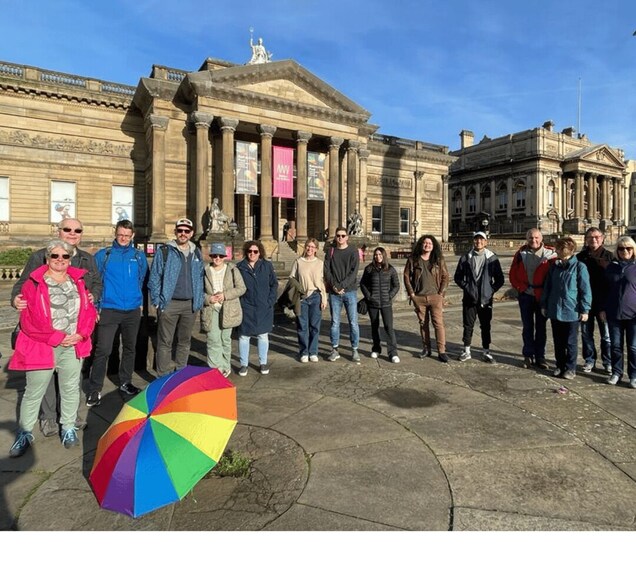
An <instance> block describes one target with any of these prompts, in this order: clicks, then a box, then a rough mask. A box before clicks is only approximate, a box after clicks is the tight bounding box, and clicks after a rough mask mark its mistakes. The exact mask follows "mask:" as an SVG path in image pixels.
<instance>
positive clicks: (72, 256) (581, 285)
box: [9, 218, 636, 457]
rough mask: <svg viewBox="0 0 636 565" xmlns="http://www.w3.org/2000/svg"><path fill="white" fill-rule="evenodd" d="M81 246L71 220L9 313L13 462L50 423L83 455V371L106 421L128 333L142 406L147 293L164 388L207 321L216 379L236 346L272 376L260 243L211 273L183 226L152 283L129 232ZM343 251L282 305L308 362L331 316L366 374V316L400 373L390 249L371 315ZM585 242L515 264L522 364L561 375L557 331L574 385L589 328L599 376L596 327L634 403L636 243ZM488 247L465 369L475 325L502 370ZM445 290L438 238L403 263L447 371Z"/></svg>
mask: <svg viewBox="0 0 636 565" xmlns="http://www.w3.org/2000/svg"><path fill="white" fill-rule="evenodd" d="M82 233H83V226H82V224H81V222H80V221H79V220H77V219H73V218H65V219H64V220H63V221H62V222H61V223H60V225H59V229H58V238H57V239H54V240H52V241H51V242H49V244H48V245H47V246H46V247H45V248H43V249H40V250H38V251H36V252H35V253H33V254H32V255H31V257H30V258H29V261H28V263H27V265H26V267H25V268H24V270H23V272H22V275H21V277H20V280H19V281H18V282H17V283H16V284H15V286H14V288H13V292H12V297H11V303H12V305H13V306H14V307H15V308H16V309H17V310H19V311H20V331H19V333H18V337H17V341H16V345H15V352H14V354H13V356H12V358H11V360H10V363H9V368H10V369H13V370H20V371H25V372H26V383H27V384H26V390H25V393H24V397H23V399H22V403H21V407H20V416H19V430H18V434H17V437H16V440H15V442H14V444H13V446H12V447H11V449H10V455H11V457H19V456H21V455H23V454H24V453H25V452H26V450H27V449H28V448H29V446H30V445H31V443H32V442H33V441H34V436H33V429H34V427H35V425H36V423H37V421H38V419H39V421H40V428H41V431H42V433H43V434H44V435H45V436H53V435H56V434H59V435H60V437H61V440H62V444H63V445H64V446H65V447H67V448H70V447H73V446H76V445H79V439H78V436H77V432H78V430H80V429H82V428H83V427H85V425H86V422H85V421H83V420H82V419H81V418H80V417H79V416H78V408H79V402H80V396H81V393H82V378H81V374H82V365H83V364H84V370H85V371H86V372H87V373H88V384H87V391H86V405H87V406H89V407H95V406H98V405H99V404H100V402H101V391H102V388H103V384H104V379H105V377H106V371H107V366H108V359H109V357H110V354H111V351H112V349H113V343H114V340H115V336H116V334H118V333H119V335H120V336H121V343H122V355H121V361H120V364H119V373H118V378H119V390H120V391H121V393H122V394H123V395H125V396H130V397H132V396H134V395H135V394H137V393H139V392H140V389H139V388H137V387H136V386H135V385H133V383H132V373H133V370H134V362H135V354H136V344H137V334H138V331H139V327H140V322H141V314H142V307H143V302H144V294H145V290H146V286H147V290H148V295H149V299H150V303H151V305H152V306H153V307H154V308H155V309H156V313H157V347H156V371H157V376H159V377H161V376H164V375H166V374H169V373H171V372H172V371H174V370H178V369H181V368H183V367H185V366H186V364H187V360H188V356H189V353H190V341H191V335H192V329H193V326H194V323H195V320H196V318H197V314H198V313H199V312H200V315H201V326H202V329H203V330H204V331H205V332H206V333H207V338H206V346H207V363H208V365H209V366H211V367H215V368H218V369H219V370H220V371H221V372H222V373H223V374H224V375H225V376H229V374H230V372H231V365H230V360H231V353H232V332H233V331H234V332H236V335H237V336H238V350H239V360H240V367H239V370H238V374H239V375H240V376H245V375H247V374H248V367H249V352H250V342H251V339H252V338H256V343H257V351H258V367H259V372H260V373H261V374H263V375H267V374H268V373H269V370H270V369H269V365H268V351H269V333H270V332H271V331H272V329H273V319H274V306H275V304H276V302H277V295H278V280H277V277H276V274H275V272H274V268H273V266H272V263H271V262H270V261H267V260H266V259H265V250H264V248H263V245H262V244H261V242H260V241H254V240H252V241H247V242H245V244H244V246H243V257H244V258H243V259H242V260H241V261H239V262H238V263H237V264H236V266H235V265H233V264H231V263H228V262H226V258H227V251H226V247H225V245H224V244H223V243H212V244H211V246H210V248H209V261H205V260H204V258H203V256H202V254H201V250H200V249H199V248H198V247H197V246H196V245H195V244H194V243H193V242H192V241H191V239H192V236H193V234H194V226H193V223H192V221H191V220H189V219H188V218H180V219H179V220H177V222H176V223H175V228H174V235H175V238H174V240H173V241H170V242H168V243H166V244H165V245H161V246H159V248H158V249H157V251H156V253H155V256H154V259H153V261H152V265H151V266H150V267H149V265H148V261H147V259H146V256H145V255H144V253H142V252H141V251H139V250H138V249H137V248H136V246H135V245H134V227H133V224H132V223H131V222H130V220H121V221H119V222H118V223H117V224H116V226H115V239H114V241H113V243H112V245H111V246H108V247H106V248H103V249H100V250H99V251H98V252H97V253H96V254H95V256H93V255H91V254H90V253H88V252H86V251H84V250H82V249H80V247H79V244H80V242H81V237H82ZM334 235H335V237H334V241H333V244H332V245H331V246H329V247H327V248H326V249H325V259H324V261H323V260H321V259H319V258H318V257H317V251H318V242H317V241H316V240H315V239H313V238H309V239H308V240H307V241H306V242H304V251H303V255H302V257H299V258H298V259H297V260H296V261H295V263H294V265H293V267H292V270H291V273H290V278H289V283H288V286H287V287H286V290H285V292H284V295H285V296H286V297H287V299H288V303H289V304H291V305H293V307H294V310H295V312H296V328H297V339H298V359H299V361H300V362H301V363H308V362H317V361H318V360H319V358H318V342H319V336H320V325H321V319H322V312H323V311H324V310H325V309H326V308H327V306H329V309H330V314H331V326H330V331H329V339H330V344H331V351H330V354H329V356H328V360H329V361H337V360H338V359H339V358H340V353H339V351H340V350H339V345H340V320H341V313H342V309H343V307H344V309H345V313H346V316H347V319H348V322H349V339H350V342H351V350H352V354H351V358H352V360H353V361H354V362H357V363H359V362H360V354H359V342H360V329H359V323H358V313H359V311H362V312H368V315H369V319H370V323H371V335H372V347H371V357H372V358H378V357H379V356H380V355H381V353H382V343H381V339H380V330H379V328H380V318H382V323H383V327H384V330H385V333H386V350H387V355H388V359H389V360H390V361H391V362H393V363H399V362H400V358H399V355H398V344H397V339H396V335H395V330H394V324H393V308H392V303H393V300H394V299H395V297H396V295H397V294H398V292H399V289H400V281H399V276H398V273H397V271H396V269H395V268H394V267H393V266H392V265H391V264H390V262H389V259H388V254H387V251H386V249H384V248H383V247H376V248H375V249H374V250H373V255H372V260H371V262H370V263H369V265H367V266H366V267H365V269H364V271H363V273H362V277H361V280H360V290H361V292H362V295H363V298H362V299H361V300H360V301H359V300H358V282H357V276H358V268H359V261H360V258H359V254H358V250H357V249H356V248H355V247H353V246H351V245H349V241H348V240H349V233H348V231H347V229H346V228H345V227H338V228H337V229H336V232H335V234H334ZM585 237H586V246H585V248H584V249H583V250H582V251H581V252H580V253H578V255H575V251H576V243H575V242H574V240H573V239H572V238H569V237H565V238H562V239H559V240H557V242H556V244H555V246H554V248H552V247H549V246H546V245H544V244H543V238H542V235H541V232H540V231H539V230H537V229H531V230H529V231H528V233H527V237H526V240H527V241H526V244H525V245H524V246H522V247H521V249H519V250H518V251H517V253H516V254H515V256H514V258H513V261H512V266H511V268H510V272H509V278H510V282H511V284H512V286H513V287H514V288H516V289H517V291H518V293H519V309H520V314H521V320H522V325H523V331H522V340H523V350H522V354H523V356H524V364H525V366H526V367H527V368H530V367H532V366H536V367H539V368H541V369H548V368H549V365H548V362H547V360H546V327H547V320H548V319H550V321H551V326H552V336H553V340H554V349H555V358H556V368H555V370H554V376H559V377H563V378H565V379H572V378H574V376H575V372H576V360H577V355H578V349H577V340H578V329H579V327H580V328H581V335H582V343H583V357H584V361H585V363H584V366H583V371H584V372H585V373H589V372H591V371H592V370H593V369H594V367H595V364H596V362H597V360H598V354H597V350H596V348H595V346H594V328H595V325H598V329H599V333H600V334H601V348H600V363H601V364H602V366H603V371H604V372H605V373H606V375H607V379H608V383H610V384H617V383H618V382H619V381H620V380H621V378H622V376H623V373H624V363H623V348H624V346H625V343H627V352H628V356H627V374H628V377H629V382H630V385H631V387H633V388H636V321H635V320H636V255H635V254H636V244H635V243H634V241H633V240H632V239H631V238H630V237H628V236H623V237H621V238H619V240H618V245H617V257H614V256H613V254H612V253H611V252H610V251H608V250H607V249H605V247H604V246H603V243H604V238H603V234H602V232H600V231H599V230H598V229H597V228H590V229H589V230H588V232H587V233H586V236H585ZM487 245H488V237H487V234H486V233H485V232H482V231H478V232H475V234H474V236H473V246H472V248H471V249H470V250H469V251H468V252H466V253H465V254H463V255H462V256H461V257H460V259H459V261H458V264H457V267H456V270H455V274H454V282H455V283H456V284H457V286H458V287H459V288H460V289H462V291H463V299H462V321H463V335H462V342H463V350H462V352H461V354H460V355H459V357H458V360H459V361H462V362H463V361H467V360H469V359H471V358H472V353H471V342H472V337H473V331H474V326H475V323H476V322H477V320H479V326H480V330H481V343H482V353H481V359H482V360H483V361H485V362H487V363H494V362H495V359H494V357H493V355H492V353H491V351H490V345H491V322H492V316H493V300H494V296H495V293H496V292H497V291H498V290H499V289H500V288H501V287H502V286H503V284H504V275H503V272H502V268H501V264H500V262H499V259H498V257H497V255H496V254H495V253H494V252H492V251H491V250H489V249H488V248H487ZM449 281H450V275H449V272H448V268H447V265H446V261H445V259H444V256H443V253H442V249H441V246H440V244H439V242H438V241H437V239H436V238H435V237H434V236H433V235H429V234H427V235H423V236H421V237H420V238H419V239H418V240H417V242H416V243H415V245H414V247H413V251H412V254H411V256H410V257H409V258H408V260H407V261H406V265H405V267H404V271H403V284H404V288H405V290H406V293H407V295H408V299H409V301H410V304H411V305H412V306H413V309H414V311H415V314H416V316H417V319H418V322H419V328H420V337H421V342H422V351H421V354H420V356H421V357H422V358H426V357H430V356H432V341H431V332H430V325H431V323H432V325H433V329H434V333H435V342H436V346H437V353H438V359H439V361H441V362H443V363H448V362H449V357H448V354H447V350H446V332H445V325H444V314H443V306H444V296H445V293H446V290H447V288H448V285H449ZM279 301H280V299H279ZM361 303H363V304H362V306H364V308H362V307H361ZM94 330H95V331H94ZM175 339H176V343H173V342H174V341H175ZM173 345H174V351H175V354H174V358H173ZM91 353H92V358H89V357H90V355H91ZM54 373H57V383H58V386H57V388H56V387H55V384H54V380H53V379H52V377H53V375H54ZM57 393H59V400H60V402H59V405H60V411H59V412H60V413H59V416H58V414H57V408H56V406H57V397H56V394H57Z"/></svg>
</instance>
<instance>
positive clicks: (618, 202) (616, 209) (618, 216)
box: [612, 178, 625, 223]
mask: <svg viewBox="0 0 636 565" xmlns="http://www.w3.org/2000/svg"><path fill="white" fill-rule="evenodd" d="M612 183H613V185H614V202H613V206H612V207H613V210H612V212H613V219H614V221H615V222H618V223H620V222H621V220H623V222H625V218H624V217H623V214H624V212H623V190H622V183H621V179H618V178H613V179H612Z"/></svg>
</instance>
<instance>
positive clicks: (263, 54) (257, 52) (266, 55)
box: [247, 28, 272, 65]
mask: <svg viewBox="0 0 636 565" xmlns="http://www.w3.org/2000/svg"><path fill="white" fill-rule="evenodd" d="M253 31H254V29H253V28H250V47H251V48H252V58H251V59H250V60H249V61H248V62H247V64H248V65H258V64H260V63H269V62H270V61H271V60H272V53H270V52H268V51H267V49H265V45H263V38H262V37H259V38H258V42H257V43H254V39H253V37H252V32H253Z"/></svg>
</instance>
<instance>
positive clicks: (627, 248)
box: [616, 247, 634, 251]
mask: <svg viewBox="0 0 636 565" xmlns="http://www.w3.org/2000/svg"><path fill="white" fill-rule="evenodd" d="M633 250H634V248H633V247H617V248H616V251H633Z"/></svg>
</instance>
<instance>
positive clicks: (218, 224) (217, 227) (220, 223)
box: [208, 198, 229, 233]
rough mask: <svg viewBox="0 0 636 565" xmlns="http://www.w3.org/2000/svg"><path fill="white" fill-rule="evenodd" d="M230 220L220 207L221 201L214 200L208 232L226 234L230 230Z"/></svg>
mask: <svg viewBox="0 0 636 565" xmlns="http://www.w3.org/2000/svg"><path fill="white" fill-rule="evenodd" d="M228 222H229V218H228V217H227V214H225V213H224V212H223V210H221V208H220V207H219V199H218V198H215V199H214V200H212V209H211V210H210V223H209V227H208V231H209V232H212V233H219V232H225V231H227V230H228Z"/></svg>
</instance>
